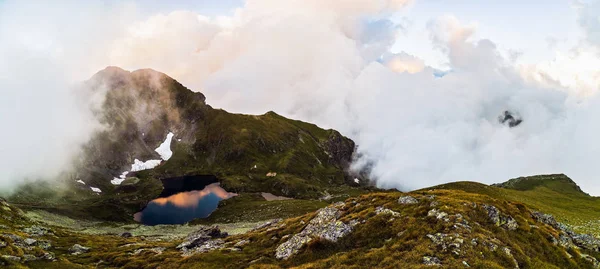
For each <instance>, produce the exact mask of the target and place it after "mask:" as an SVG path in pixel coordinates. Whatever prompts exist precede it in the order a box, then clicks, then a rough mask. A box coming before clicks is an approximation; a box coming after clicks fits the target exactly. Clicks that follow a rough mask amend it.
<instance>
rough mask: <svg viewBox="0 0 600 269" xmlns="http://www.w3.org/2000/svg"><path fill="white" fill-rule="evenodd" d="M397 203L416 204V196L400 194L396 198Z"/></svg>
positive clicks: (417, 201)
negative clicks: (400, 195)
mask: <svg viewBox="0 0 600 269" xmlns="http://www.w3.org/2000/svg"><path fill="white" fill-rule="evenodd" d="M398 203H399V204H402V205H413V204H418V203H419V200H417V199H416V198H414V197H412V196H402V197H400V198H398Z"/></svg>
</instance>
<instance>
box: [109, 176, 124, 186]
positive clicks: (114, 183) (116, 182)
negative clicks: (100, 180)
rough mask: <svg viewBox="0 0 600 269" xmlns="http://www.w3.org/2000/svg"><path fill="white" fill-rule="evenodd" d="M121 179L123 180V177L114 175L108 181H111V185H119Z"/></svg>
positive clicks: (121, 181)
mask: <svg viewBox="0 0 600 269" xmlns="http://www.w3.org/2000/svg"><path fill="white" fill-rule="evenodd" d="M123 181H125V179H124V178H118V177H115V178H113V179H112V180H111V181H110V183H112V184H113V185H121V183H123Z"/></svg>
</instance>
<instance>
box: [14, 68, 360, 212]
mask: <svg viewBox="0 0 600 269" xmlns="http://www.w3.org/2000/svg"><path fill="white" fill-rule="evenodd" d="M79 94H80V95H81V96H82V98H83V99H85V100H96V99H101V100H102V101H100V102H97V104H94V105H95V106H94V113H95V115H96V117H97V119H98V121H99V122H100V123H101V127H100V128H99V130H98V131H97V132H96V133H95V134H94V135H93V137H92V138H91V139H90V141H89V142H88V143H86V144H85V145H83V147H82V151H81V154H80V156H79V157H78V158H77V159H76V160H75V165H74V166H75V169H74V171H72V172H69V173H67V174H66V175H64V176H63V181H64V182H65V185H66V186H67V188H66V189H65V188H63V189H60V190H56V187H55V186H48V185H49V184H47V183H45V182H39V183H34V184H30V185H27V186H25V187H22V188H21V189H20V190H19V191H18V192H17V194H15V195H13V196H12V197H10V199H9V200H11V201H12V202H15V203H18V204H21V205H30V206H32V207H47V208H49V210H52V211H55V212H61V213H62V214H67V215H72V216H76V217H94V218H98V219H106V220H120V221H125V220H130V221H131V215H132V214H133V213H135V212H138V211H140V210H141V209H142V208H144V207H145V206H146V204H147V203H148V202H149V201H150V200H152V199H153V198H156V197H158V196H159V194H160V193H161V191H162V188H163V186H162V183H161V179H167V178H174V177H180V176H194V175H211V176H216V177H217V178H218V181H219V183H220V184H221V186H222V187H223V188H224V189H226V190H227V191H231V192H236V193H258V192H268V193H271V194H274V195H280V196H289V197H292V198H304V199H315V198H319V197H321V196H324V195H327V194H331V193H336V192H339V189H340V188H341V189H342V190H343V192H345V188H347V187H348V188H350V187H360V186H361V185H362V186H366V185H367V182H368V180H365V179H364V178H363V177H361V176H360V175H351V173H350V172H349V171H348V165H349V163H350V162H351V161H352V158H353V154H354V150H355V144H354V142H353V141H352V140H350V139H348V138H346V137H344V136H343V135H341V134H340V133H339V132H337V131H335V130H325V129H322V128H319V127H318V126H316V125H314V124H310V123H306V122H302V121H297V120H291V119H287V118H285V117H283V116H280V115H278V114H276V113H275V112H267V113H266V114H264V115H242V114H232V113H228V112H227V111H224V110H222V109H214V108H212V107H211V106H210V105H208V104H207V103H206V101H205V99H206V98H205V96H204V95H203V94H202V93H199V92H193V91H191V90H189V89H187V88H186V87H184V86H183V85H181V84H180V83H179V82H177V81H176V80H174V79H172V78H170V77H169V76H167V75H165V74H163V73H160V72H157V71H154V70H151V69H142V70H137V71H133V72H129V71H125V70H123V69H120V68H118V67H108V68H106V69H104V70H102V71H100V72H98V73H97V74H95V75H94V76H93V77H92V78H91V79H89V80H88V81H86V82H85V84H84V85H83V86H82V87H81V91H80V93H79ZM98 96H102V98H98ZM159 147H162V149H161V150H159V149H158V148H159ZM145 168H153V169H145ZM136 170H139V171H136ZM356 178H360V179H361V180H362V182H363V184H359V183H357V182H361V181H358V179H356ZM115 184H117V185H115ZM50 185H51V184H50ZM57 192H59V193H60V195H58V196H57V194H56V193H57ZM40 197H48V198H49V200H43V199H42V200H40ZM56 197H60V198H59V199H57V198H56ZM72 204H75V205H77V206H78V209H76V210H74V209H73V206H71V205H72ZM47 205H51V206H47ZM63 205H67V206H63Z"/></svg>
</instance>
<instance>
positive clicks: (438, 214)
mask: <svg viewBox="0 0 600 269" xmlns="http://www.w3.org/2000/svg"><path fill="white" fill-rule="evenodd" d="M427 216H428V217H435V218H436V219H443V220H444V221H446V222H447V221H450V219H449V218H448V213H446V212H444V211H440V210H437V209H435V208H434V209H432V210H429V212H427Z"/></svg>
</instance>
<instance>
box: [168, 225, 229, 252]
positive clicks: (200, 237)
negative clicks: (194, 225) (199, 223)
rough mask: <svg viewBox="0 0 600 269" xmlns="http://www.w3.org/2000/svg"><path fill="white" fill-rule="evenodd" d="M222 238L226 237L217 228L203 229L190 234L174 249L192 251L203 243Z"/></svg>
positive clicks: (225, 234)
mask: <svg viewBox="0 0 600 269" xmlns="http://www.w3.org/2000/svg"><path fill="white" fill-rule="evenodd" d="M223 237H227V233H223V232H221V230H220V229H219V227H217V226H212V227H203V228H200V229H199V230H197V231H195V232H193V233H190V234H189V235H188V236H187V237H186V238H185V240H184V241H183V242H182V243H181V244H179V245H178V246H177V247H176V248H177V249H184V248H187V249H192V248H196V247H198V246H200V245H202V244H203V243H205V242H206V241H208V240H210V239H213V238H223Z"/></svg>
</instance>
